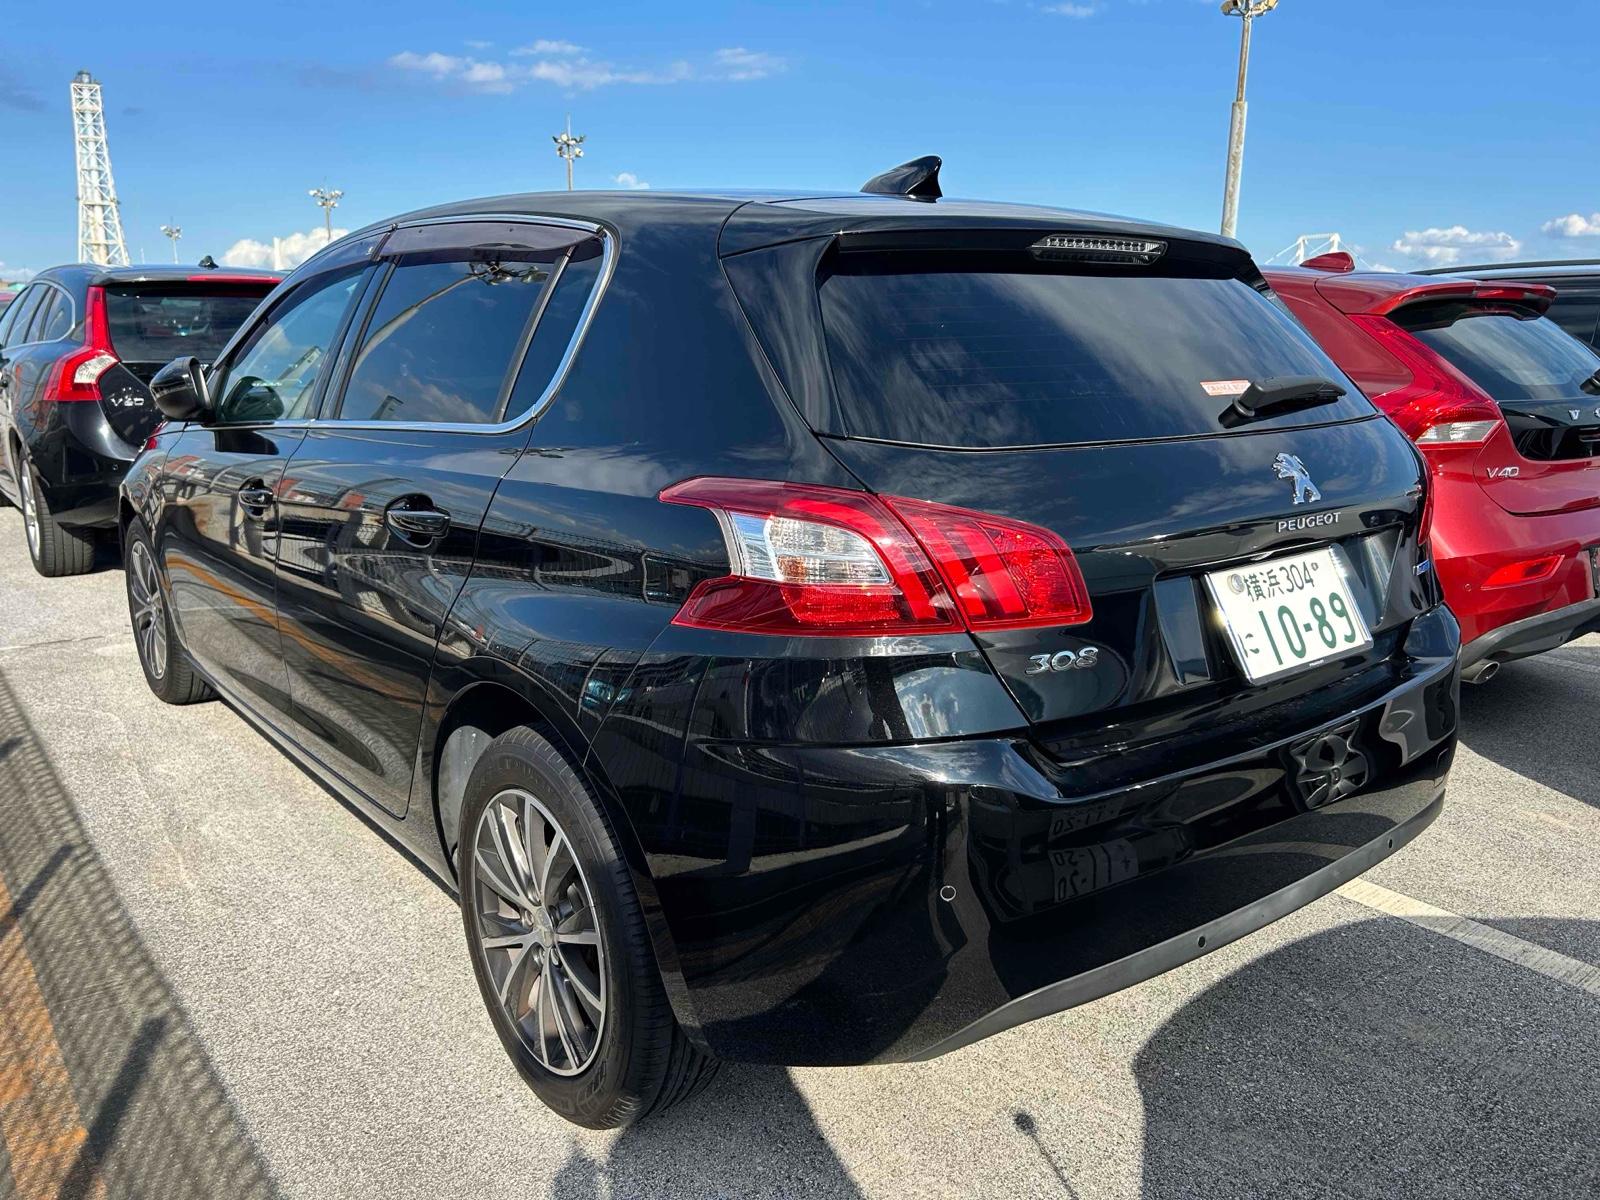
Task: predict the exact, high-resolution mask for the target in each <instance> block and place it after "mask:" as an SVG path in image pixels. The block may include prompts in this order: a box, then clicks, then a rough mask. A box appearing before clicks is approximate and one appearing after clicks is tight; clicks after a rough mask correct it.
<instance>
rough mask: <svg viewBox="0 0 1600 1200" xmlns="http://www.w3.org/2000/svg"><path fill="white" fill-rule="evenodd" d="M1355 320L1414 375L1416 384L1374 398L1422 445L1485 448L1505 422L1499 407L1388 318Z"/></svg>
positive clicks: (1426, 447)
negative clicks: (1486, 443) (1484, 445)
mask: <svg viewBox="0 0 1600 1200" xmlns="http://www.w3.org/2000/svg"><path fill="white" fill-rule="evenodd" d="M1350 319H1351V320H1352V321H1354V322H1355V323H1356V324H1357V325H1359V326H1360V327H1361V328H1362V329H1365V330H1366V331H1367V333H1368V334H1370V335H1371V336H1372V338H1373V339H1374V340H1375V341H1377V342H1378V343H1379V344H1380V345H1382V347H1383V348H1384V349H1385V350H1387V351H1388V352H1389V354H1391V355H1392V356H1393V357H1394V358H1395V359H1397V360H1398V361H1399V362H1400V364H1401V365H1402V366H1403V367H1405V369H1406V370H1408V371H1409V372H1411V382H1410V383H1407V384H1404V385H1402V386H1401V387H1398V388H1395V389H1394V390H1393V391H1388V392H1382V393H1379V394H1376V395H1374V396H1372V397H1371V399H1372V401H1373V403H1375V404H1377V405H1378V406H1379V407H1380V408H1382V409H1383V411H1384V412H1386V413H1388V414H1389V418H1390V419H1391V420H1392V421H1394V423H1395V424H1396V425H1398V426H1400V428H1401V429H1402V430H1404V431H1405V434H1406V436H1407V437H1409V438H1410V439H1411V440H1412V441H1413V442H1415V443H1416V444H1417V445H1418V446H1419V447H1421V448H1422V449H1424V450H1437V449H1445V448H1448V447H1451V446H1481V445H1483V444H1484V443H1485V442H1487V441H1488V440H1489V439H1490V437H1492V436H1493V435H1494V432H1495V430H1497V429H1499V428H1500V426H1501V425H1503V424H1504V423H1505V418H1504V417H1502V416H1501V415H1500V406H1499V405H1497V404H1496V403H1495V402H1494V401H1493V400H1491V399H1490V398H1489V397H1488V396H1487V395H1485V394H1484V393H1483V392H1482V391H1480V390H1479V389H1478V388H1477V386H1476V385H1474V384H1473V383H1472V382H1471V381H1470V380H1469V379H1467V378H1466V376H1464V375H1462V374H1460V373H1459V372H1458V371H1456V370H1455V368H1453V367H1451V366H1450V364H1448V363H1446V362H1445V361H1444V360H1443V359H1441V358H1439V357H1438V356H1437V355H1435V354H1434V353H1433V352H1432V351H1430V350H1428V349H1427V348H1426V347H1424V346H1422V345H1419V344H1418V342H1417V340H1416V339H1415V338H1413V337H1412V336H1411V335H1410V334H1409V333H1407V332H1406V331H1405V330H1404V329H1401V328H1400V326H1398V325H1396V324H1394V322H1392V321H1390V320H1389V319H1388V318H1387V317H1378V316H1370V315H1357V316H1352V317H1351V318H1350Z"/></svg>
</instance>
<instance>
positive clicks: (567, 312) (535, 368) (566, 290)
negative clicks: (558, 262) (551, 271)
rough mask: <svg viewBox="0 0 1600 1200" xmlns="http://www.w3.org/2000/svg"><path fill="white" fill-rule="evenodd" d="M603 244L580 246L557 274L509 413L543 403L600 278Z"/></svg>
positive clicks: (534, 332)
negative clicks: (542, 400)
mask: <svg viewBox="0 0 1600 1200" xmlns="http://www.w3.org/2000/svg"><path fill="white" fill-rule="evenodd" d="M600 262H601V259H600V243H599V242H598V241H591V242H588V243H585V244H584V245H582V246H579V247H577V248H576V249H575V250H574V251H573V254H572V257H571V258H570V259H569V260H567V264H566V266H565V267H564V268H563V269H562V271H561V273H560V275H558V276H557V277H556V282H555V288H554V290H553V291H552V292H551V293H550V298H549V299H548V300H547V301H545V305H544V310H543V311H542V312H541V313H540V314H539V324H538V325H537V326H536V327H535V328H534V331H533V338H532V340H531V341H529V343H528V353H527V354H526V355H525V356H524V358H523V360H522V369H521V370H520V371H518V372H517V382H516V387H515V388H514V389H513V391H512V393H511V403H510V404H509V405H508V406H507V407H506V416H508V417H517V416H521V415H522V414H523V413H525V412H527V411H528V410H529V409H530V408H532V407H533V406H534V405H535V404H537V403H538V402H539V398H540V397H541V396H543V395H544V393H545V390H546V389H547V388H548V387H549V386H550V383H551V381H552V380H553V379H554V378H555V375H556V372H557V371H558V370H559V369H560V367H561V360H562V359H563V358H565V357H566V354H567V347H568V346H570V345H571V344H572V337H573V335H574V334H575V333H577V332H578V322H579V321H580V320H582V318H583V310H584V307H585V306H586V305H587V304H588V303H589V297H590V295H591V294H592V293H593V292H594V288H595V284H596V283H597V282H598V281H599V279H600Z"/></svg>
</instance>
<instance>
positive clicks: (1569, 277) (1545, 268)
mask: <svg viewBox="0 0 1600 1200" xmlns="http://www.w3.org/2000/svg"><path fill="white" fill-rule="evenodd" d="M1417 274H1418V275H1460V276H1462V277H1464V278H1468V279H1482V280H1495V279H1507V280H1513V281H1515V282H1517V283H1543V284H1548V285H1549V286H1550V287H1553V288H1555V289H1556V298H1555V299H1554V300H1553V301H1551V304H1550V308H1549V311H1548V312H1546V313H1545V315H1546V316H1547V317H1549V318H1550V319H1551V320H1552V321H1554V322H1555V323H1556V324H1557V325H1559V326H1561V328H1563V329H1565V330H1566V331H1567V332H1568V333H1570V334H1571V335H1572V336H1573V337H1575V338H1577V339H1578V340H1579V341H1580V342H1584V343H1585V344H1587V345H1590V346H1593V347H1594V348H1595V349H1596V350H1600V258H1574V259H1556V260H1554V261H1551V262H1526V263H1486V264H1484V265H1483V266H1481V267H1437V268H1432V269H1430V270H1427V271H1418V272H1417Z"/></svg>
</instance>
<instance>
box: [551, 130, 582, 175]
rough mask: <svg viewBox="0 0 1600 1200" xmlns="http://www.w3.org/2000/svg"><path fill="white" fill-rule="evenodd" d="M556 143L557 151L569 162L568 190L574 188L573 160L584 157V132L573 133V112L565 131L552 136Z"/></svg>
mask: <svg viewBox="0 0 1600 1200" xmlns="http://www.w3.org/2000/svg"><path fill="white" fill-rule="evenodd" d="M550 140H551V141H553V142H554V143H555V144H556V153H557V154H559V155H560V156H561V157H562V158H564V159H565V160H566V162H567V191H569V192H570V191H571V190H572V160H573V159H575V158H582V157H583V134H581V133H580V134H578V135H577V136H576V137H574V136H573V133H572V114H571V113H568V114H567V130H566V132H565V133H556V134H552V135H551V136H550Z"/></svg>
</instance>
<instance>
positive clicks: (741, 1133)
mask: <svg viewBox="0 0 1600 1200" xmlns="http://www.w3.org/2000/svg"><path fill="white" fill-rule="evenodd" d="M1463 709H1464V728H1463V744H1462V750H1461V754H1460V757H1459V758H1458V760H1457V764H1456V768H1455V773H1454V776H1453V780H1452V784H1451V788H1450V793H1449V799H1448V802H1447V807H1446V809H1445V813H1444V815H1443V816H1442V817H1441V818H1440V819H1439V821H1438V822H1437V823H1436V824H1435V825H1434V826H1433V827H1432V828H1431V829H1430V830H1428V831H1427V832H1425V833H1424V834H1423V835H1422V837H1421V838H1419V839H1418V841H1417V842H1416V843H1415V844H1414V845H1412V846H1411V847H1409V848H1407V849H1406V850H1404V851H1403V852H1401V853H1400V854H1398V855H1396V856H1395V857H1394V858H1392V859H1390V860H1389V861H1388V862H1386V863H1384V864H1382V865H1381V866H1379V867H1378V868H1377V869H1376V870H1374V871H1372V872H1370V873H1369V874H1368V875H1367V876H1366V877H1364V879H1363V880H1361V881H1358V882H1357V883H1356V884H1355V885H1351V886H1347V887H1346V888H1345V889H1342V890H1341V892H1339V893H1336V894H1334V895H1332V896H1329V897H1326V898H1325V899H1322V900H1320V901H1318V902H1316V903H1314V904H1312V905H1311V906H1310V907H1308V908H1306V909H1304V910H1302V911H1301V912H1299V913H1296V914H1295V915H1293V916H1292V917H1290V918H1289V919H1287V920H1284V921H1282V922H1280V923H1278V924H1276V925H1274V926H1272V927H1270V928H1268V929H1266V930H1263V931H1262V932H1260V933H1257V934H1254V935H1252V936H1250V937H1247V938H1245V939H1243V940H1242V941H1240V942H1237V943H1235V944H1233V945H1230V946H1227V947H1225V948H1223V949H1222V950H1219V951H1217V952H1216V953H1214V954H1211V955H1209V956H1208V957H1206V958H1204V959H1201V960H1199V961H1197V962H1195V963H1192V964H1190V965H1188V966H1186V967H1183V968H1181V969H1180V970H1177V971H1174V972H1172V973H1170V974H1168V975H1165V976H1163V977H1160V978H1158V979H1155V980H1152V981H1150V982H1148V983H1146V984H1142V985H1140V986H1138V987H1135V988H1133V989H1130V990H1128V991H1126V992H1123V993H1120V994H1118V995H1115V996H1111V997H1109V998H1107V999H1105V1000H1101V1001H1098V1002H1096V1003H1094V1004H1090V1005H1087V1006H1085V1007H1083V1008H1079V1009H1076V1010H1074V1011H1071V1012H1067V1013H1063V1014H1061V1015H1059V1016H1055V1017H1052V1018H1048V1019H1046V1020H1043V1021H1039V1022H1036V1023H1034V1024H1032V1025H1028V1026H1024V1027H1022V1028H1020V1029H1016V1030H1012V1031H1010V1032H1008V1033H1006V1034H1003V1035H1001V1036H999V1037H995V1038H991V1039H989V1040H988V1041H985V1042H982V1043H979V1044H978V1045H975V1046H973V1047H970V1048H968V1049H965V1050H962V1051H960V1052H957V1053H955V1054H952V1055H949V1056H947V1057H945V1058H942V1059H939V1060H937V1061H935V1062H931V1063H926V1064H918V1065H910V1066H891V1067H878V1068H871V1069H853V1070H793V1071H789V1070H782V1069H778V1068H770V1067H743V1066H728V1067H726V1068H724V1070H723V1072H722V1074H721V1075H720V1076H719V1077H718V1079H717V1081H716V1082H715V1083H714V1084H713V1085H712V1087H711V1088H710V1089H709V1090H708V1091H707V1092H706V1093H705V1094H704V1095H703V1096H702V1097H701V1098H700V1099H699V1100H698V1101H697V1102H695V1103H692V1104H690V1105H687V1106H684V1107H682V1108H681V1109H678V1110H674V1111H673V1112H671V1113H670V1114H668V1115H666V1116H665V1117H663V1118H661V1119H658V1120H656V1121H654V1122H651V1123H647V1124H646V1125H644V1126H642V1127H640V1128H638V1129H635V1130H631V1131H627V1132H623V1133H608V1134H599V1133H589V1132H586V1131H581V1130H577V1129H574V1128H573V1127H571V1126H568V1125H566V1124H565V1123H563V1122H562V1121H560V1120H559V1119H558V1118H556V1117H555V1116H553V1115H552V1114H550V1113H549V1112H547V1111H546V1110H545V1109H544V1108H543V1107H542V1106H541V1105H540V1104H539V1103H538V1102H537V1101H536V1100H535V1099H534V1098H533V1096H532V1095H531V1094H530V1093H529V1092H527V1091H526V1090H525V1089H524V1087H523V1085H522V1084H521V1082H520V1080H519V1079H518V1077H517V1075H516V1073H515V1072H514V1070H513V1069H512V1068H511V1066H510V1065H509V1063H508V1062H507V1061H506V1060H505V1058H504V1055H503V1053H502V1051H501V1049H500V1046H499V1044H498V1042H497V1041H496V1039H495V1036H494V1033H493V1031H492V1029H491V1028H490V1025H489V1021H488V1019H487V1017H486V1016H485V1015H484V1013H483V1012H482V1010H481V1007H480V1004H479V1000H478V996H477V992H476V989H475V987H474V985H473V980H472V974H471V970H470V968H469V966H468V963H467V958H466V955H465V953H464V947H463V946H462V944H461V943H462V932H461V927H460V920H459V915H458V913H457V910H456V907H455V904H454V902H453V900H452V899H451V898H450V896H448V895H447V894H446V893H445V892H444V891H442V890H441V889H440V888H439V887H438V886H436V885H435V884H434V883H432V882H431V881H430V880H429V879H428V878H427V877H425V876H424V875H423V874H422V873H421V871H420V870H418V869H417V868H416V867H414V866H413V865H412V864H411V863H410V862H409V861H407V860H406V859H405V858H404V857H402V856H401V855H400V854H398V853H397V852H396V851H395V850H393V849H392V848H391V847H390V846H389V845H388V844H386V843H385V841H384V840H383V839H381V838H380V837H379V836H378V835H377V834H376V833H374V832H373V830H372V829H371V828H369V827H368V826H367V825H366V823H365V822H363V821H362V820H361V819H360V818H359V817H357V816H356V815H355V814H354V813H352V812H351V811H350V810H349V809H347V808H345V807H344V806H343V805H342V804H340V802H339V801H337V800H336V799H334V798H333V797H332V796H331V795H329V794H328V793H327V792H325V791H324V790H322V789H321V788H320V787H319V786H318V785H317V784H315V783H313V782H312V781H311V780H310V779H309V778H308V777H307V776H305V775H304V774H302V773H301V772H300V771H299V770H298V769H297V768H296V767H294V766H293V765H292V764H291V763H290V762H289V761H288V760H286V759H284V758H283V757H281V756H280V755H279V754H278V753H277V752H276V751H275V750H273V749H272V748H271V747H270V746H269V745H268V743H267V742H265V741H264V740H263V739H262V738H260V737H259V736H258V735H257V734H255V733H254V732H253V731H252V730H251V729H250V728H249V727H248V726H247V725H246V724H245V722H244V721H243V720H242V719H241V718H240V717H238V716H237V715H236V714H235V713H233V712H232V711H230V710H229V709H228V708H227V707H225V706H224V705H222V704H209V705H202V706H198V707H194V708H189V709H173V708H168V707H166V706H164V705H162V704H161V703H160V702H158V701H157V700H156V699H155V698H154V697H152V696H151V695H150V694H149V693H148V691H147V690H146V688H145V684H144V680H143V678H142V676H141V674H140V671H139V667H138V662H137V658H136V656H135V651H134V647H133V643H132V642H131V640H130V639H129V636H128V634H127V615H126V609H125V603H124V599H123V582H122V575H121V572H120V570H119V569H117V567H116V565H115V562H114V561H113V560H112V559H110V558H108V559H107V561H106V562H105V563H104V565H103V566H102V567H101V569H99V570H98V571H96V573H94V574H91V575H88V576H84V577H80V578H75V579H62V580H45V579H41V578H39V577H38V576H37V575H35V574H34V572H33V570H32V568H31V567H30V566H29V565H28V563H27V555H26V550H25V547H24V545H23V540H22V528H21V521H20V519H19V517H18V515H17V513H16V512H15V510H11V509H5V510H0V1195H13V1194H14V1195H17V1196H19V1197H24V1198H27V1200H31V1198H33V1197H44V1196H49V1197H70V1196H110V1197H134V1196H137V1197H181V1196H261V1197H266V1196H277V1195H282V1196H292V1197H359V1196H384V1197H407V1196H419V1197H422V1196H425V1197H454V1196H471V1197H481V1198H485V1200H487V1198H491V1197H517V1198H518V1200H526V1198H527V1197H530V1196H545V1195H549V1196H560V1197H625V1196H627V1197H632V1196H694V1197H701V1196H774V1197H776V1196H785V1197H787V1196H808V1197H809V1196H841V1197H857V1196H870V1197H908V1196H963V1197H965V1196H996V1197H1002V1196H1003V1197H1010V1198H1015V1197H1024V1196H1025V1197H1033V1196H1041V1197H1042V1196H1063V1197H1082V1198H1085V1200H1087V1198H1089V1197H1167V1196H1194V1197H1207V1198H1214V1197H1291V1196H1294V1197H1298V1196H1339V1197H1358V1196H1359V1197H1368V1196H1370V1197H1386V1198H1387V1197H1410V1196H1416V1197H1433V1196H1452V1197H1454V1196H1482V1197H1506V1196H1528V1197H1539V1198H1554V1197H1594V1196H1596V1195H1600V1133H1597V1131H1600V1088H1596V1086H1595V1081H1596V1080H1597V1079H1600V750H1597V749H1596V738H1595V722H1596V713H1597V712H1600V638H1593V637H1591V638H1588V639H1585V640H1584V641H1581V642H1578V643H1575V644H1573V645H1571V646H1569V647H1567V648H1565V649H1563V650H1560V651H1557V652H1555V653H1552V654H1549V655H1546V656H1544V657H1542V658H1540V659H1536V660H1532V661H1529V662H1524V663H1518V664H1514V665H1512V666H1510V667H1508V668H1507V669H1506V670H1504V671H1503V672H1502V673H1501V674H1500V676H1499V677H1498V678H1497V679H1495V680H1494V681H1493V682H1492V683H1490V684H1488V685H1486V686H1484V687H1481V688H1476V689H1468V690H1467V692H1466V693H1465V695H1464V697H1463Z"/></svg>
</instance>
